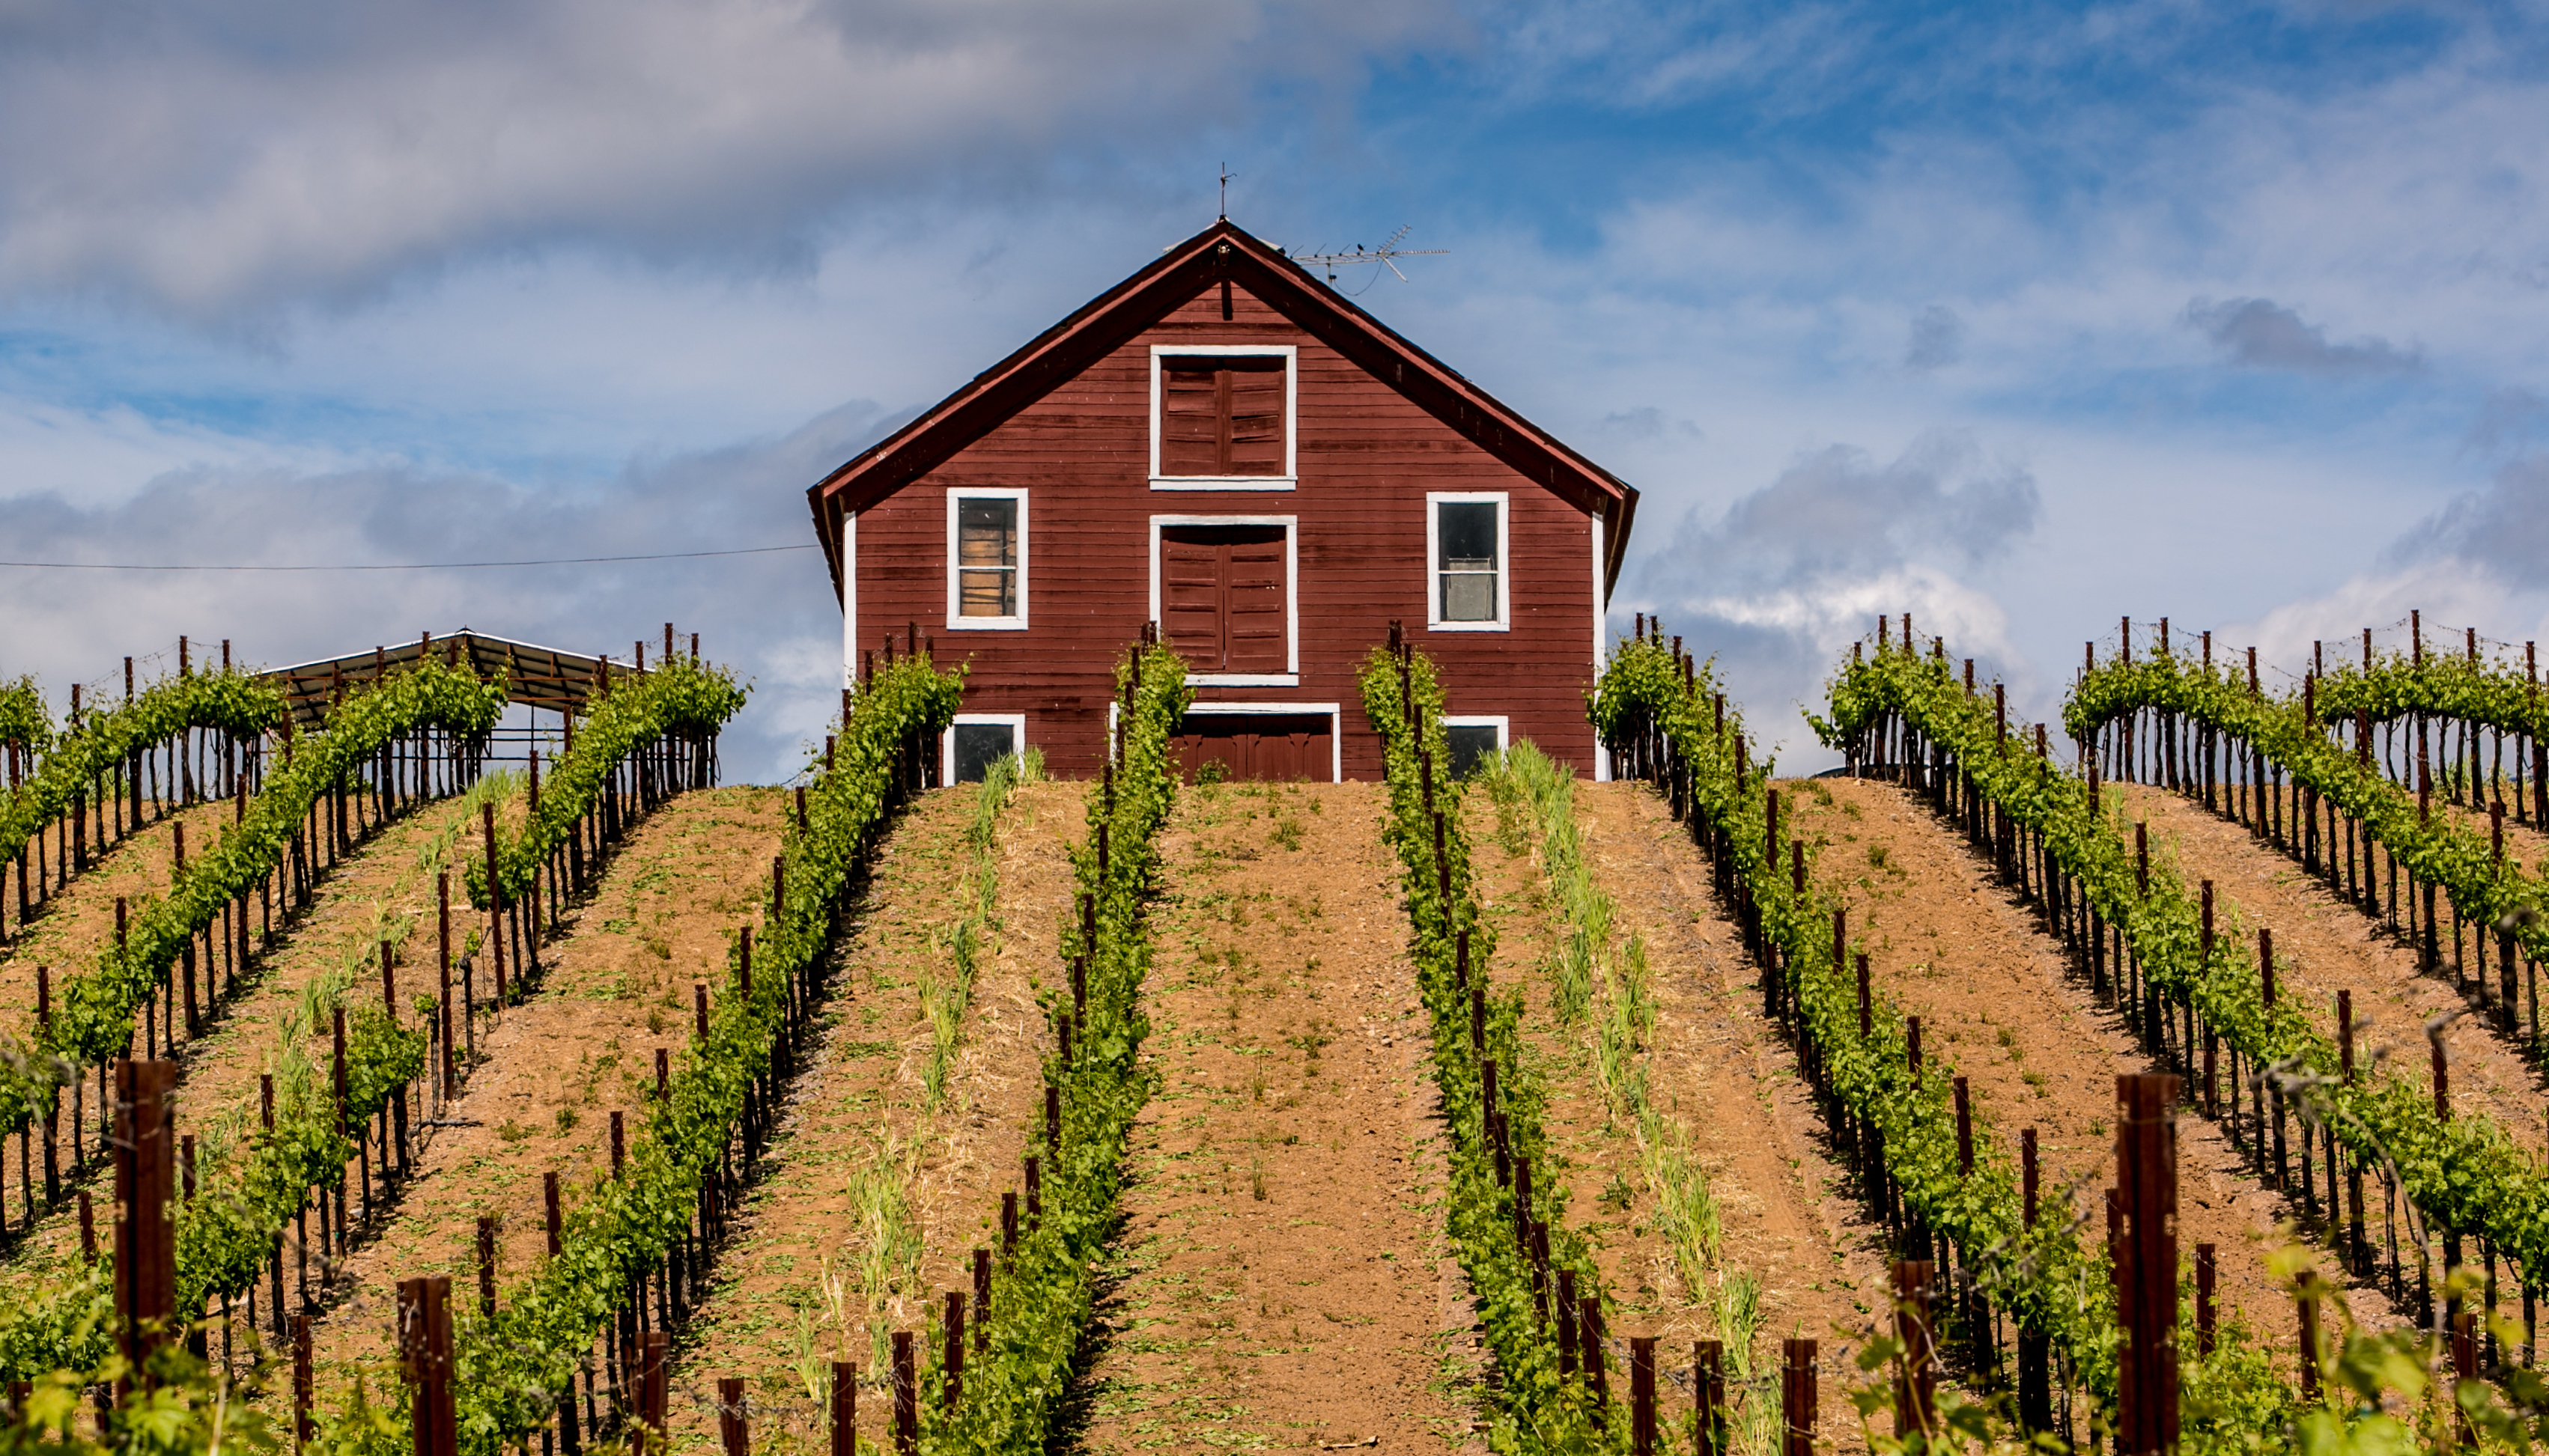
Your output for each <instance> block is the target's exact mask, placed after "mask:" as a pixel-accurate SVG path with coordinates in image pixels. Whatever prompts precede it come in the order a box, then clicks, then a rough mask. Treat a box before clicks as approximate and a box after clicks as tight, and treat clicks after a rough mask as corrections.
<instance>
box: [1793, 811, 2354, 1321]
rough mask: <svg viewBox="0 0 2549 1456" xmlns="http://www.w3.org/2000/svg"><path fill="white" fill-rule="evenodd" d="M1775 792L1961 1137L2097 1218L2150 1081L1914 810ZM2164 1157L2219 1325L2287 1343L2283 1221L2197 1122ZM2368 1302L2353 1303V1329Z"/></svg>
mask: <svg viewBox="0 0 2549 1456" xmlns="http://www.w3.org/2000/svg"><path fill="white" fill-rule="evenodd" d="M1780 790H1781V793H1780V805H1781V809H1782V811H1783V814H1784V815H1786V816H1787V818H1788V822H1789V823H1790V824H1791V825H1793V827H1794V831H1795V833H1796V834H1797V835H1798V836H1799V837H1801V838H1804V839H1805V840H1807V842H1808V843H1809V844H1810V845H1813V846H1815V847H1816V848H1817V849H1818V851H1819V853H1818V854H1817V856H1816V858H1815V860H1814V867H1813V874H1814V878H1815V882H1816V883H1817V885H1818V886H1819V887H1820V888H1822V889H1823V890H1825V891H1826V892H1827V893H1830V894H1835V895H1838V896H1839V897H1841V900H1842V901H1843V902H1844V903H1845V904H1846V905H1847V907H1848V910H1849V926H1850V933H1851V935H1852V937H1853V938H1862V937H1863V938H1864V943H1865V945H1866V947H1867V949H1868V952H1869V962H1870V966H1871V969H1872V970H1873V972H1874V975H1875V978H1876V983H1877V985H1878V987H1879V988H1880V993H1881V994H1882V995H1884V996H1886V997H1889V998H1891V1000H1892V1001H1893V1002H1894V1004H1895V1006H1896V1007H1897V1008H1898V1010H1899V1011H1901V1012H1902V1013H1903V1014H1906V1015H1911V1016H1918V1017H1920V1018H1921V1022H1922V1045H1923V1050H1924V1057H1925V1061H1926V1062H1927V1063H1928V1065H1929V1066H1931V1067H1934V1068H1935V1069H1936V1071H1937V1074H1939V1075H1948V1074H1950V1065H1951V1066H1952V1071H1953V1072H1954V1073H1961V1074H1963V1075H1964V1076H1966V1077H1967V1078H1968V1079H1969V1081H1970V1085H1971V1087H1972V1089H1973V1102H1974V1111H1975V1119H1976V1122H1977V1124H1978V1125H1980V1124H1982V1123H1983V1122H1984V1121H1985V1120H1988V1122H1989V1127H1988V1128H1985V1127H1982V1126H1977V1128H1976V1138H1977V1140H1980V1139H1982V1138H1986V1137H1988V1138H1998V1139H2000V1140H2001V1141H2002V1142H2003V1143H2004V1145H2006V1146H2007V1147H2008V1148H2009V1149H2010V1150H2011V1152H2013V1153H2015V1151H2016V1145H2017V1142H2018V1134H2019V1130H2020V1129H2021V1128H2022V1127H2033V1128H2035V1129H2036V1130H2037V1137H2038V1148H2039V1154H2040V1156H2041V1158H2042V1160H2043V1168H2044V1186H2045V1188H2046V1191H2047V1198H2048V1200H2055V1199H2061V1198H2068V1199H2069V1201H2070V1203H2071V1205H2072V1206H2073V1207H2074V1208H2075V1209H2088V1210H2093V1211H2094V1210H2096V1209H2098V1208H2099V1207H2100V1206H2101V1204H2102V1202H2103V1190H2104V1189H2106V1188H2107V1187H2109V1186H2110V1185H2112V1183H2113V1182H2114V1178H2115V1172H2114V1166H2113V1157H2112V1153H2113V1138H2114V1135H2113V1129H2114V1121H2115V1115H2116V1078H2117V1077H2118V1076H2120V1075H2123V1074H2126V1073H2133V1072H2146V1071H2154V1070H2162V1069H2163V1068H2159V1067H2156V1066H2155V1065H2154V1064H2153V1063H2152V1062H2151V1061H2150V1059H2149V1058H2148V1057H2146V1056H2145V1055H2144V1054H2143V1053H2142V1052H2141V1051H2140V1049H2139V1048H2138V1047H2136V1046H2135V1045H2134V1042H2133V1039H2132V1037H2131V1035H2130V1033H2129V1032H2128V1030H2127V1029H2126V1028H2125V1027H2124V1024H2123V1023H2122V1022H2121V1021H2120V1020H2119V1019H2118V1018H2117V1017H2116V1016H2115V1015H2114V1013H2112V1012H2111V1011H2109V1010H2107V1009H2106V1008H2104V1007H2102V1006H2101V1005H2099V1004H2098V1001H2097V999H2096V998H2095V997H2093V996H2092V995H2091V993H2090V991H2089V989H2088V986H2087V983H2086V981H2085V980H2083V979H2080V978H2077V977H2075V976H2074V975H2073V973H2072V971H2071V967H2070V966H2069V964H2068V963H2067V960H2066V957H2065V956H2064V955H2063V953H2062V950H2061V948H2060V946H2059V944H2058V943H2057V942H2055V941H2054V940H2052V939H2051V938H2050V937H2048V936H2047V935H2045V934H2044V933H2043V932H2042V930H2041V929H2040V926H2039V922H2038V921H2037V920H2036V918H2035V915H2034V912H2033V911H2032V910H2031V909H2030V908H2028V907H2025V906H2023V905H2021V904H2019V903H2018V902H2017V901H2016V900H2014V899H2013V898H2012V896H2011V895H2010V893H2009V892H2008V891H2006V890H2005V889H2003V888H2002V887H2001V886H2000V885H1999V884H1998V883H1996V882H1995V881H1994V880H1993V879H1992V878H1991V875H1990V872H1989V866H1988V865H1987V864H1986V863H1985V862H1984V861H1982V860H1981V859H1980V858H1979V857H1977V856H1975V855H1973V854H1971V853H1969V852H1968V850H1967V847H1966V846H1965V844H1964V842H1963V840H1962V839H1961V838H1960V837H1959V836H1958V835H1957V834H1956V833H1955V832H1954V831H1953V830H1952V829H1950V828H1949V827H1948V826H1946V825H1945V824H1943V823H1942V822H1941V821H1940V820H1939V819H1938V818H1937V817H1935V815H1934V814H1932V813H1931V812H1930V810H1929V809H1928V807H1927V806H1926V805H1925V804H1924V803H1923V802H1922V801H1921V800H1919V799H1917V798H1915V797H1913V796H1911V795H1908V794H1906V793H1905V792H1903V791H1902V790H1901V789H1900V788H1898V787H1897V786H1895V785H1893V784H1890V783H1881V782H1877V781H1874V780H1859V779H1850V778H1841V777H1834V778H1826V779H1813V780H1800V781H1790V782H1787V783H1783V784H1781V785H1780ZM2178 1148H2179V1154H2180V1161H2179V1177H2180V1180H2181V1181H2180V1190H2181V1194H2182V1202H2181V1203H2180V1206H2179V1214H2178V1219H2179V1223H2178V1230H2179V1231H2178V1236H2179V1240H2180V1243H2181V1245H2182V1246H2185V1247H2189V1248H2191V1247H2192V1246H2193V1245H2194V1244H2197V1243H2212V1244H2215V1245H2217V1246H2218V1248H2219V1251H2220V1252H2219V1269H2220V1292H2221V1304H2222V1308H2223V1312H2224V1315H2225V1317H2227V1316H2229V1315H2232V1314H2236V1315H2238V1316H2241V1317H2244V1318H2245V1319H2246V1320H2247V1322H2248V1324H2249V1326H2250V1327H2251V1328H2252V1329H2253V1330H2255V1331H2257V1332H2258V1334H2259V1336H2260V1338H2261V1339H2262V1340H2263V1341H2264V1342H2265V1343H2267V1344H2268V1345H2270V1346H2273V1347H2282V1346H2286V1345H2290V1344H2293V1343H2294V1339H2293V1336H2292V1335H2291V1334H2290V1333H2289V1331H2288V1330H2287V1329H2286V1326H2287V1325H2289V1324H2290V1323H2291V1322H2292V1321H2291V1319H2290V1304H2289V1301H2288V1300H2287V1299H2286V1298H2285V1297H2284V1296H2283V1295H2282V1294H2281V1293H2280V1292H2279V1291H2278V1290H2277V1288H2276V1286H2275V1284H2274V1282H2273V1281H2272V1280H2271V1278H2270V1277H2269V1275H2268V1273H2267V1270H2266V1266H2265V1255H2266V1253H2267V1252H2268V1250H2270V1249H2271V1248H2273V1247H2275V1246H2277V1245H2278V1243H2279V1242H2280V1240H2279V1239H2278V1238H2277V1236H2276V1232H2275V1230H2276V1228H2277V1226H2278V1224H2279V1223H2281V1222H2282V1221H2284V1220H2285V1219H2287V1218H2290V1217H2293V1216H2294V1215H2295V1214H2296V1213H2297V1212H2298V1211H2297V1210H2295V1209H2292V1208H2290V1207H2288V1206H2287V1205H2286V1203H2285V1202H2284V1200H2283V1199H2282V1198H2281V1197H2280V1196H2279V1195H2277V1194H2275V1193H2273V1192H2271V1191H2269V1190H2268V1189H2266V1188H2264V1187H2263V1186H2261V1185H2260V1184H2259V1183H2258V1182H2257V1181H2256V1180H2255V1179H2253V1178H2251V1177H2250V1176H2249V1175H2248V1174H2247V1173H2246V1172H2245V1171H2244V1168H2245V1158H2244V1156H2243V1155H2242V1153H2241V1152H2240V1150H2239V1149H2237V1148H2235V1147H2233V1146H2231V1145H2230V1144H2229V1142H2228V1141H2227V1140H2226V1139H2225V1138H2223V1137H2222V1136H2221V1133H2220V1131H2219V1129H2218V1128H2217V1127H2215V1126H2214V1125H2213V1124H2211V1123H2209V1122H2206V1121H2204V1120H2203V1119H2202V1118H2200V1117H2194V1116H2182V1117H2181V1118H2180V1121H2179V1123H2178ZM2090 1227H2091V1229H2092V1232H2091V1234H2090V1235H2089V1236H2091V1237H2094V1236H2095V1233H2094V1229H2095V1227H2096V1225H2095V1222H2093V1223H2092V1225H2091V1226H2090ZM2321 1272H2322V1273H2324V1274H2327V1275H2329V1276H2330V1277H2334V1270H2333V1268H2332V1267H2331V1268H2329V1269H2324V1270H2322V1271H2321ZM2382 1304H2383V1301H2382V1300H2381V1299H2380V1298H2379V1297H2378V1296H2377V1295H2376V1296H2374V1297H2372V1298H2369V1299H2364V1300H2358V1301H2357V1302H2356V1306H2357V1308H2356V1313H2357V1314H2358V1315H2367V1316H2368V1315H2371V1314H2373V1313H2374V1312H2375V1311H2377V1310H2378V1309H2379V1308H2380V1307H2381V1306H2382Z"/></svg>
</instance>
